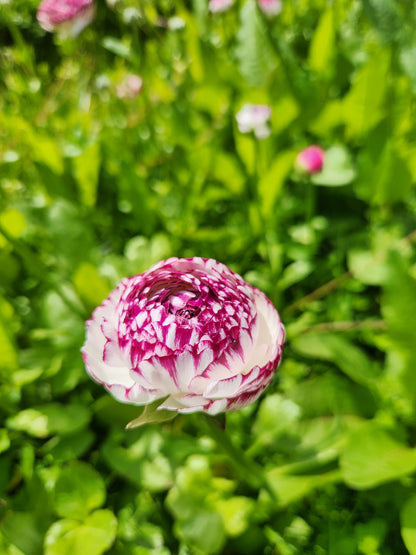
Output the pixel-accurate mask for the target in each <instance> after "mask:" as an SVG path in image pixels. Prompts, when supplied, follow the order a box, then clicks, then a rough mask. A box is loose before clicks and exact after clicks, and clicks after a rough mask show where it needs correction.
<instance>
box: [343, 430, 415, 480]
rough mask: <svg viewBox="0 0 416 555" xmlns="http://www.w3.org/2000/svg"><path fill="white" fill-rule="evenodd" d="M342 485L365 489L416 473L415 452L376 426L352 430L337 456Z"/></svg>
mask: <svg viewBox="0 0 416 555" xmlns="http://www.w3.org/2000/svg"><path fill="white" fill-rule="evenodd" d="M340 467H341V473H342V477H343V479H344V481H345V483H346V484H347V485H348V486H350V487H353V488H356V489H368V488H373V487H376V486H378V485H380V484H384V483H386V482H389V481H391V480H397V479H399V478H402V477H404V476H408V475H410V474H412V473H413V472H414V471H415V470H416V449H410V448H409V447H407V445H404V444H403V443H401V442H399V441H398V440H396V439H394V438H393V437H392V436H391V435H390V433H389V432H387V431H386V430H384V429H383V428H382V427H380V425H378V424H377V423H375V422H372V421H370V422H366V423H364V424H363V425H362V426H360V427H359V428H358V429H355V430H352V431H351V432H350V434H349V437H348V439H347V442H346V444H345V447H344V449H343V450H342V452H341V456H340Z"/></svg>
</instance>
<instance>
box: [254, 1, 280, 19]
mask: <svg viewBox="0 0 416 555" xmlns="http://www.w3.org/2000/svg"><path fill="white" fill-rule="evenodd" d="M258 4H259V8H260V10H261V11H262V12H263V13H264V14H265V15H267V16H268V17H273V16H275V15H279V13H280V12H281V11H282V0H258Z"/></svg>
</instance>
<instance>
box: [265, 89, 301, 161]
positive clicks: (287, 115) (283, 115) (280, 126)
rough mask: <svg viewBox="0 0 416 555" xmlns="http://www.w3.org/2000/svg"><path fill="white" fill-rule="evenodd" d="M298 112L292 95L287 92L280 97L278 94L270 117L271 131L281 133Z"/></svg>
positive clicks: (298, 108)
mask: <svg viewBox="0 0 416 555" xmlns="http://www.w3.org/2000/svg"><path fill="white" fill-rule="evenodd" d="M299 113H300V107H299V104H298V103H297V102H296V100H295V99H294V98H293V96H291V95H289V94H286V95H284V96H281V97H280V96H279V98H277V99H276V101H275V102H273V111H272V117H271V127H272V129H273V133H276V134H277V133H282V132H283V131H284V130H285V129H287V127H289V125H290V124H291V123H292V122H293V121H294V120H295V119H296V118H297V117H298V115H299ZM293 155H294V156H295V153H293Z"/></svg>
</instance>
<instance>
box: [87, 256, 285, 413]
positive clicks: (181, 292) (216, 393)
mask: <svg viewBox="0 0 416 555" xmlns="http://www.w3.org/2000/svg"><path fill="white" fill-rule="evenodd" d="M284 337H285V332H284V327H283V324H282V323H281V321H280V318H279V315H278V313H277V311H276V309H275V308H274V307H273V305H272V303H271V302H270V301H269V300H268V298H267V297H266V296H265V295H264V293H262V292H261V291H260V290H259V289H256V288H255V287H253V286H251V285H249V284H248V283H246V282H245V281H244V280H243V279H242V277H241V276H239V275H238V274H235V273H234V272H232V271H231V270H230V269H229V268H227V267H226V266H224V264H221V263H219V262H216V261H215V260H211V259H208V260H207V259H204V258H170V259H168V260H164V261H162V262H159V263H158V264H156V265H155V266H152V268H150V269H149V270H148V271H146V272H144V273H143V274H140V275H136V276H134V277H131V278H125V279H123V280H122V281H121V282H120V283H119V285H118V286H117V288H116V289H115V290H114V291H113V292H112V293H111V294H110V296H109V297H108V299H106V300H105V301H104V302H103V303H102V304H101V305H100V306H99V307H98V308H96V309H95V310H94V312H93V315H92V318H91V319H90V320H88V322H87V337H86V342H85V345H84V347H83V349H82V353H83V358H84V362H85V366H86V368H87V371H88V373H89V374H90V375H91V377H92V378H93V379H94V380H95V381H97V382H99V383H101V384H102V385H104V387H105V388H106V389H107V390H108V391H109V392H110V393H112V395H113V396H114V397H115V398H116V399H118V400H119V401H122V402H125V403H132V404H136V405H145V404H148V403H152V402H153V401H156V400H157V399H164V398H165V397H166V400H165V401H164V402H163V403H162V404H161V405H160V406H159V409H168V410H172V411H178V412H195V411H204V412H207V413H209V414H217V413H219V412H224V411H230V410H235V409H238V408H241V407H244V406H246V405H248V404H249V403H251V402H253V401H254V400H255V399H257V398H258V397H259V395H260V394H261V393H262V391H264V389H265V388H266V387H267V386H268V385H269V383H270V381H271V380H272V377H273V374H274V372H275V370H276V368H277V367H278V365H279V363H280V359H281V356H282V347H283V342H284Z"/></svg>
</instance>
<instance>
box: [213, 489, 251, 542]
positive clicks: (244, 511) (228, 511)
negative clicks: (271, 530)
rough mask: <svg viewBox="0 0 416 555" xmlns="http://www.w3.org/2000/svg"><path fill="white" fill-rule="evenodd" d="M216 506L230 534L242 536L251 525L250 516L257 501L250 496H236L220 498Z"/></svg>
mask: <svg viewBox="0 0 416 555" xmlns="http://www.w3.org/2000/svg"><path fill="white" fill-rule="evenodd" d="M215 508H216V510H217V511H218V513H219V514H220V515H221V518H222V521H223V523H224V527H225V531H226V532H227V535H228V536H231V537H233V536H240V535H241V534H243V533H244V532H245V531H246V530H247V529H248V528H249V526H250V518H251V516H252V514H253V511H254V510H255V501H254V500H253V499H250V498H248V497H243V496H236V497H231V498H230V499H219V500H218V501H217V502H216V503H215Z"/></svg>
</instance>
